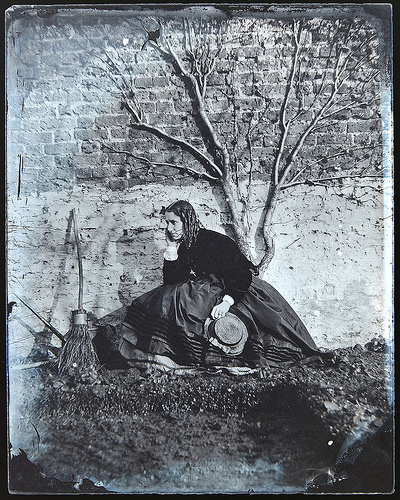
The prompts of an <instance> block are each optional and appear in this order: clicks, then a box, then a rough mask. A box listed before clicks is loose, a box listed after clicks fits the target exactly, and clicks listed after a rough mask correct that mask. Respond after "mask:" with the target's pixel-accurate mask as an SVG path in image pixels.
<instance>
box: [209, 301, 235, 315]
mask: <svg viewBox="0 0 400 500" xmlns="http://www.w3.org/2000/svg"><path fill="white" fill-rule="evenodd" d="M230 307H231V305H230V304H229V302H227V301H226V300H223V301H222V302H221V303H220V304H218V305H216V306H214V307H213V309H212V311H211V317H212V318H213V319H217V318H222V317H223V316H225V314H226V313H227V312H228V311H229V309H230Z"/></svg>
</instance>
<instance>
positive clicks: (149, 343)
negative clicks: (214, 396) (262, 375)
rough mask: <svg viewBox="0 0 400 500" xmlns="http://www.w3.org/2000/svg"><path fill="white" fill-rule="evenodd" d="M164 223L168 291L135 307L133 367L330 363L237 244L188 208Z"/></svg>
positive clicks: (129, 325) (126, 340) (129, 334)
mask: <svg viewBox="0 0 400 500" xmlns="http://www.w3.org/2000/svg"><path fill="white" fill-rule="evenodd" d="M165 220H166V224H167V228H166V242H167V248H166V251H165V253H164V264H163V285H162V286H159V287H157V288H155V289H154V290H151V291H150V292H147V293H145V294H144V295H142V296H140V297H138V298H137V299H135V300H134V301H133V302H132V304H131V305H130V306H129V307H128V310H127V314H126V317H125V320H124V322H123V326H122V329H121V334H120V335H121V343H120V352H121V354H122V355H123V357H124V358H125V359H126V360H127V361H128V362H129V361H131V362H137V361H138V360H146V361H153V362H157V363H159V364H164V365H166V366H168V367H179V366H182V365H184V366H200V365H202V366H207V367H209V366H247V367H252V368H258V367H265V366H271V365H272V366H274V365H280V364H282V363H285V364H292V363H294V362H298V361H300V360H302V359H304V358H308V357H310V356H319V357H320V358H321V357H329V356H330V355H328V354H327V353H326V354H325V353H321V352H320V351H318V350H317V347H316V345H315V343H314V341H313V339H312V338H311V336H310V334H309V333H308V331H307V329H306V328H305V326H304V325H303V323H302V322H301V320H300V319H299V317H298V316H297V315H296V313H295V312H294V311H293V309H292V308H291V307H290V306H289V304H288V303H287V302H286V301H285V299H284V298H283V297H282V296H281V295H280V294H279V293H278V292H277V291H276V290H275V289H274V288H273V287H272V286H271V285H269V284H268V283H266V282H265V281H263V280H261V279H259V278H257V277H256V276H255V275H254V271H255V268H254V265H253V264H252V263H251V262H250V261H249V260H248V259H247V258H246V257H245V256H244V255H243V254H242V253H241V251H240V250H239V248H238V246H237V245H236V243H235V242H234V241H233V240H232V239H230V238H229V237H228V236H225V235H223V234H220V233H217V232H215V231H210V230H207V229H204V228H201V227H200V224H199V220H198V217H197V215H196V212H195V210H194V209H193V207H192V205H190V203H188V202H186V201H177V202H174V203H172V204H171V205H169V206H168V207H167V208H166V209H165ZM221 318H224V320H222V319H221Z"/></svg>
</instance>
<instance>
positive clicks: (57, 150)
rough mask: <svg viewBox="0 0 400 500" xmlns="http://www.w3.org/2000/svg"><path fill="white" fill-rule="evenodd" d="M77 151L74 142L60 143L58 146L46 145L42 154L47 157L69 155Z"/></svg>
mask: <svg viewBox="0 0 400 500" xmlns="http://www.w3.org/2000/svg"><path fill="white" fill-rule="evenodd" d="M77 151H78V145H77V143H76V142H60V143H58V144H47V145H46V146H45V147H44V152H45V153H46V154H47V155H59V154H71V153H76V152H77Z"/></svg>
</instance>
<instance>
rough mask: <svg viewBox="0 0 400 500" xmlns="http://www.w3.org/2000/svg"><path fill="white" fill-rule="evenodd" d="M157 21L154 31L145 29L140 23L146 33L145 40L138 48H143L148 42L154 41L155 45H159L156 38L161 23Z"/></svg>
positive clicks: (158, 34)
mask: <svg viewBox="0 0 400 500" xmlns="http://www.w3.org/2000/svg"><path fill="white" fill-rule="evenodd" d="M157 23H158V28H157V29H156V30H155V31H149V30H147V29H146V28H145V27H144V26H143V24H142V28H143V29H144V31H145V32H146V33H147V40H146V41H145V42H144V44H143V45H142V48H141V49H140V50H143V49H144V48H145V46H146V44H147V43H148V42H154V43H155V44H156V45H157V46H159V45H158V39H159V38H160V35H161V23H160V21H157Z"/></svg>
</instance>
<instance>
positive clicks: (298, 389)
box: [9, 339, 393, 494]
mask: <svg viewBox="0 0 400 500" xmlns="http://www.w3.org/2000/svg"><path fill="white" fill-rule="evenodd" d="M336 354H338V355H339V357H340V360H341V363H340V364H339V365H338V366H337V367H334V368H322V367H316V366H312V365H307V364H303V365H301V364H300V365H295V366H292V367H290V368H271V369H270V370H269V371H268V372H267V373H266V375H265V376H264V377H260V374H259V373H253V374H250V375H241V376H234V375H230V374H228V373H223V372H211V371H200V370H193V371H192V372H190V373H185V374H180V375H177V374H174V373H161V372H157V371H153V372H151V373H144V372H143V371H141V370H139V369H137V368H130V369H110V368H109V367H105V366H104V367H102V368H101V369H100V371H99V372H98V374H97V375H96V376H93V377H88V379H87V380H86V381H80V382H79V383H78V382H76V381H75V382H74V380H73V379H70V378H68V377H64V378H63V379H61V378H60V377H59V376H58V375H57V372H56V371H55V369H54V368H52V366H51V364H44V365H42V366H40V367H37V368H31V369H26V370H21V371H20V372H19V374H18V376H19V377H20V382H21V383H23V384H24V386H25V387H27V388H29V387H31V388H32V391H35V393H36V394H37V395H36V397H35V398H31V397H30V395H29V390H28V391H26V393H24V394H21V403H20V404H21V409H22V411H23V413H24V418H25V419H26V420H27V421H28V420H29V422H31V423H32V425H33V426H34V428H35V431H36V432H35V435H36V444H35V446H37V449H36V452H35V454H34V456H28V454H27V453H25V450H13V458H11V459H10V462H9V489H10V490H11V491H12V492H14V493H19V492H35V493H37V492H39V493H49V492H67V493H78V494H79V493H86V492H94V493H96V492H97V493H104V492H113V493H119V492H122V493H218V492H224V493H228V492H231V493H243V492H250V493H252V492H254V493H285V492H287V493H292V492H331V493H339V492H340V493H355V492H367V493H377V492H386V493H387V492H391V491H392V486H393V429H392V408H391V404H390V401H391V394H390V391H388V388H390V376H389V374H390V372H391V369H390V366H388V365H389V364H390V361H388V360H390V356H389V355H388V348H387V346H386V345H385V344H384V342H383V341H382V339H373V340H371V342H369V343H368V344H366V345H365V346H361V345H357V346H354V347H352V348H346V349H341V350H337V351H336ZM10 445H11V446H13V443H10Z"/></svg>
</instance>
